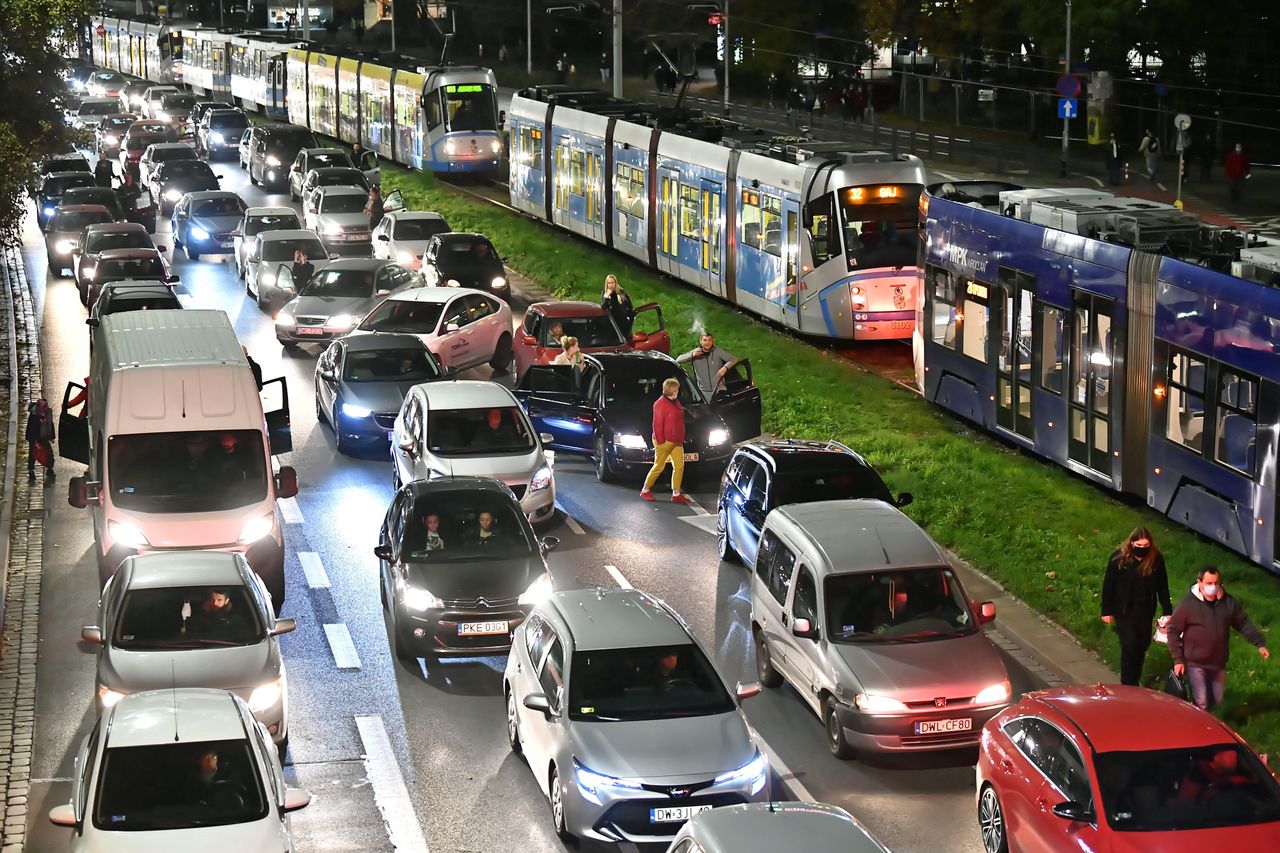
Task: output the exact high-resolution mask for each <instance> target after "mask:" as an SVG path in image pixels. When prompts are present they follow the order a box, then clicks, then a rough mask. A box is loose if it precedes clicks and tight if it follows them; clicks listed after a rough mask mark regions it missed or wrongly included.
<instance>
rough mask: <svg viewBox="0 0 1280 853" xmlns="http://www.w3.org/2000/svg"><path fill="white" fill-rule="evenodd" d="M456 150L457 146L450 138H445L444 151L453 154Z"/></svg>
mask: <svg viewBox="0 0 1280 853" xmlns="http://www.w3.org/2000/svg"><path fill="white" fill-rule="evenodd" d="M457 150H458V146H456V145H454V144H453V140H452V139H446V140H445V143H444V153H446V154H453V153H455V152H456V151H457Z"/></svg>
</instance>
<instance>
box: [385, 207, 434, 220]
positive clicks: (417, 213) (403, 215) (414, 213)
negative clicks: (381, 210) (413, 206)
mask: <svg viewBox="0 0 1280 853" xmlns="http://www.w3.org/2000/svg"><path fill="white" fill-rule="evenodd" d="M387 216H390V217H391V218H392V219H397V220H404V219H424V220H430V221H432V222H444V217H443V216H441V215H440V214H438V213H435V212H433V211H430V210H389V211H387Z"/></svg>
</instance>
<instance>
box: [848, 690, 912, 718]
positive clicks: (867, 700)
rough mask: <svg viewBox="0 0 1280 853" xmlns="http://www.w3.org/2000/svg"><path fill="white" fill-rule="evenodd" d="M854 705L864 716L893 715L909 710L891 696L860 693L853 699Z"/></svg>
mask: <svg viewBox="0 0 1280 853" xmlns="http://www.w3.org/2000/svg"><path fill="white" fill-rule="evenodd" d="M853 704H855V705H857V706H858V710H859V711H861V712H863V713H864V714H892V713H896V712H900V711H905V710H907V706H906V705H904V704H902V703H901V702H899V701H898V700H897V699H894V698H893V697H891V696H877V695H876V694H874V693H859V694H858V695H857V696H855V697H853Z"/></svg>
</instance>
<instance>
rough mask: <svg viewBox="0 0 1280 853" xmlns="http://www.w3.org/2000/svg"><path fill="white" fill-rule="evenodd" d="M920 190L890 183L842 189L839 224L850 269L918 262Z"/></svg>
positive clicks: (911, 264)
mask: <svg viewBox="0 0 1280 853" xmlns="http://www.w3.org/2000/svg"><path fill="white" fill-rule="evenodd" d="M920 189H921V188H920V187H919V186H918V185H913V184H889V185H883V186H865V187H846V188H845V189H842V190H840V192H839V193H838V196H839V199H840V225H841V227H842V228H843V229H844V249H845V257H846V259H847V260H848V263H849V270H850V271H851V272H859V271H861V270H866V269H872V268H875V267H907V266H913V265H914V264H915V262H916V249H917V247H918V240H917V237H916V223H917V221H918V220H919V218H920V207H919V203H920Z"/></svg>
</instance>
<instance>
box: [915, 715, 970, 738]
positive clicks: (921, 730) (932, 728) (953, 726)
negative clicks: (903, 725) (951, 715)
mask: <svg viewBox="0 0 1280 853" xmlns="http://www.w3.org/2000/svg"><path fill="white" fill-rule="evenodd" d="M972 730H973V720H971V719H969V718H968V717H961V718H960V719H957V720H920V721H918V722H917V723H916V734H918V735H945V734H949V733H951V732H968V731H972Z"/></svg>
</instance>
